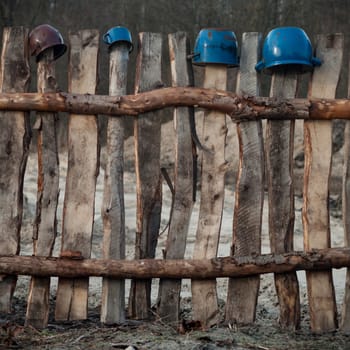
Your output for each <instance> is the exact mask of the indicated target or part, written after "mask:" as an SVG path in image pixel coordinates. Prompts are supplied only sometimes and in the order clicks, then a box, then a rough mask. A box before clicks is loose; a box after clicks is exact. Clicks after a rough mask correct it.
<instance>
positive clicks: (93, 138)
mask: <svg viewBox="0 0 350 350" xmlns="http://www.w3.org/2000/svg"><path fill="white" fill-rule="evenodd" d="M69 40H70V63H69V87H68V89H69V91H71V92H79V93H90V94H94V93H95V92H96V84H97V56H98V41H99V33H98V31H96V30H83V31H79V32H77V33H70V36H69ZM98 149H99V145H98V132H97V118H96V116H95V115H90V116H86V115H85V116H81V115H74V114H72V115H70V117H69V126H68V169H67V179H66V191H65V198H64V212H63V223H62V225H63V228H62V251H69V250H72V251H80V252H81V254H82V256H83V257H86V258H88V257H90V253H91V239H92V229H93V220H94V204H95V203H94V202H95V188H96V178H97V175H98ZM88 286H89V280H88V279H87V278H84V279H63V278H62V279H60V280H59V283H58V289H57V298H56V311H55V318H56V319H57V320H75V319H85V318H86V317H87V301H88Z"/></svg>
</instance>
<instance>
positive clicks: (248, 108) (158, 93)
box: [0, 87, 350, 121]
mask: <svg viewBox="0 0 350 350" xmlns="http://www.w3.org/2000/svg"><path fill="white" fill-rule="evenodd" d="M178 106H193V107H199V108H206V109H210V110H217V111H220V112H224V113H226V114H228V115H230V116H231V118H232V119H233V120H235V121H240V120H255V119H326V120H327V119H350V100H348V99H338V100H336V99H311V100H310V99H280V98H272V97H253V96H247V95H244V96H241V95H237V94H235V93H231V92H228V91H220V90H214V89H203V88H194V87H171V88H160V89H155V90H152V91H147V92H143V93H139V94H136V95H125V96H105V95H89V94H71V93H65V92H57V93H44V94H40V93H2V94H0V110H12V111H13V110H18V111H30V110H34V111H48V112H69V113H74V114H105V115H114V116H118V115H131V116H135V115H138V114H140V113H145V112H149V111H152V110H157V109H161V108H166V107H178Z"/></svg>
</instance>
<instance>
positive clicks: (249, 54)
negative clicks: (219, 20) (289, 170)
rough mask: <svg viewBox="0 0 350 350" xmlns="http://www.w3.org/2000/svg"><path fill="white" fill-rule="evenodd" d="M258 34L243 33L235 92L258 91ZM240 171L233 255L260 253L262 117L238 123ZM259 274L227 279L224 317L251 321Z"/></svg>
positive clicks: (254, 311) (236, 193) (232, 319)
mask: <svg viewBox="0 0 350 350" xmlns="http://www.w3.org/2000/svg"><path fill="white" fill-rule="evenodd" d="M260 43H261V34H259V33H244V34H243V37H242V48H241V64H240V67H239V74H238V84H237V93H238V94H242V93H243V94H244V93H247V94H249V95H258V94H259V81H258V76H257V73H256V71H255V64H256V62H257V61H258V58H259V54H260ZM237 135H238V140H239V145H240V146H239V157H240V164H239V171H238V178H237V183H236V191H235V209H234V220H233V244H232V253H233V255H234V256H235V257H236V256H241V255H249V254H260V253H261V223H262V209H263V203H264V173H265V163H264V144H263V134H262V123H261V121H250V122H241V123H238V124H237ZM259 285H260V277H259V276H251V277H246V278H242V279H230V280H229V284H228V292H227V302H226V309H225V321H226V322H231V323H232V322H236V323H241V324H249V323H252V322H254V320H255V314H256V304H257V298H258V294H259Z"/></svg>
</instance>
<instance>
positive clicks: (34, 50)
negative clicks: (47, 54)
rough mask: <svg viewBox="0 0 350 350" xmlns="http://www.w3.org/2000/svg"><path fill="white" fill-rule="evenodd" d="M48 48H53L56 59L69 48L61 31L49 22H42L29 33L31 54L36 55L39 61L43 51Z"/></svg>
mask: <svg viewBox="0 0 350 350" xmlns="http://www.w3.org/2000/svg"><path fill="white" fill-rule="evenodd" d="M48 48H53V56H54V59H55V60H56V59H57V58H59V57H60V56H62V55H63V54H64V53H65V52H66V50H67V46H66V45H65V44H64V41H63V38H62V35H61V33H60V32H59V31H58V30H57V29H56V28H54V27H52V26H50V25H49V24H42V25H40V26H37V27H35V28H34V29H33V30H32V31H31V32H30V33H29V50H30V54H31V55H32V56H36V60H37V61H38V60H39V59H40V55H41V53H42V52H43V51H44V50H46V49H48Z"/></svg>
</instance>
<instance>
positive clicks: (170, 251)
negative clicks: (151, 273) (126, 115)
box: [157, 32, 194, 325]
mask: <svg viewBox="0 0 350 350" xmlns="http://www.w3.org/2000/svg"><path fill="white" fill-rule="evenodd" d="M168 39H169V51H170V64H171V75H172V85H173V86H192V85H193V72H192V66H191V64H190V61H189V60H188V59H187V57H188V55H189V54H190V52H191V48H190V43H189V39H188V36H187V35H186V33H183V32H177V33H175V34H169V36H168ZM191 113H194V111H193V108H188V107H178V108H176V109H174V123H175V128H176V144H175V179H174V190H175V193H174V197H173V203H172V211H171V219H170V225H169V232H168V239H167V244H166V249H165V254H164V257H165V258H166V259H183V258H184V255H185V248H186V238H187V233H188V227H189V223H190V218H191V214H192V208H193V181H194V179H193V142H192V137H191V126H190V118H191ZM180 292H181V280H180V279H179V280H161V281H160V286H159V305H158V309H157V314H158V315H159V317H160V318H161V319H162V321H163V322H166V323H171V324H173V325H177V324H178V322H179V315H180Z"/></svg>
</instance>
